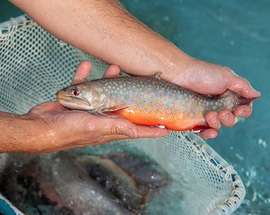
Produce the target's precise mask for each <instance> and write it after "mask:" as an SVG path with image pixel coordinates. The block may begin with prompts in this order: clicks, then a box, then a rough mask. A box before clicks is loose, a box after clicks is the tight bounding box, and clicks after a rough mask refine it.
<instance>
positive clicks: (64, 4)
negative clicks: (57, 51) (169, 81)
mask: <svg viewBox="0 0 270 215" xmlns="http://www.w3.org/2000/svg"><path fill="white" fill-rule="evenodd" d="M10 1H11V2H12V3H14V4H15V5H17V6H18V7H20V8H21V9H22V10H23V11H25V12H26V13H27V14H28V15H29V16H30V17H31V18H33V19H34V20H35V21H36V22H37V23H39V24H40V25H41V26H42V27H44V28H45V29H46V30H47V31H49V32H50V33H52V34H53V35H54V36H56V37H58V38H59V39H61V40H63V41H65V42H67V43H69V44H71V45H72V46H75V47H77V48H79V49H81V50H83V51H85V52H87V53H90V54H92V55H94V56H96V57H97V58H100V59H102V60H104V61H106V62H108V63H110V64H116V65H118V66H119V67H120V68H121V69H122V70H123V71H126V72H128V73H130V74H137V75H138V74H140V75H149V73H150V74H153V73H155V72H156V71H166V70H169V69H170V67H171V65H170V63H173V62H172V61H173V59H178V60H179V59H182V63H181V66H182V67H183V68H184V66H185V65H184V62H185V61H186V59H187V58H188V56H186V57H185V54H184V53H183V52H182V51H181V50H179V49H178V48H176V47H175V46H174V45H173V44H172V43H171V42H169V41H168V40H166V39H165V38H163V37H161V36H160V35H159V34H157V33H155V32H154V31H152V30H151V29H150V28H148V27H147V26H145V25H144V24H143V23H141V22H140V21H138V20H137V19H135V18H134V17H133V16H132V15H131V14H129V13H128V12H127V11H126V10H125V9H124V8H123V7H122V6H121V5H120V4H119V3H118V2H117V1H115V0H98V1H97V0H87V1H86V0H65V1H63V0H46V1H37V0H23V1H17V0H10ZM171 56H175V57H171ZM179 70H181V68H179Z"/></svg>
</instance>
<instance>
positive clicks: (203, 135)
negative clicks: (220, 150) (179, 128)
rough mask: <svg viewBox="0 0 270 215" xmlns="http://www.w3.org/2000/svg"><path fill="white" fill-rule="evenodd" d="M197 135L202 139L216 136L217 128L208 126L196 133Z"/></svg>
mask: <svg viewBox="0 0 270 215" xmlns="http://www.w3.org/2000/svg"><path fill="white" fill-rule="evenodd" d="M197 135H198V136H200V137H201V138H203V139H208V138H215V137H216V136H217V130H216V129H212V128H210V129H207V130H205V131H203V132H200V133H197Z"/></svg>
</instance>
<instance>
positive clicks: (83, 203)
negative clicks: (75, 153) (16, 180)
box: [39, 152, 134, 215]
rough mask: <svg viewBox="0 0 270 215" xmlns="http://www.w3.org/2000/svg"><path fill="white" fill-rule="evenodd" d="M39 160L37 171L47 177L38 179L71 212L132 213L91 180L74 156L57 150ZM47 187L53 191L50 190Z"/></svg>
mask: <svg viewBox="0 0 270 215" xmlns="http://www.w3.org/2000/svg"><path fill="white" fill-rule="evenodd" d="M45 163H46V165H44V162H42V164H41V165H42V169H41V173H42V175H43V176H44V173H47V174H46V175H47V176H49V177H50V180H48V178H46V177H45V178H44V177H40V179H39V183H40V187H41V189H42V190H47V194H50V196H51V197H52V196H53V195H58V196H57V198H59V197H60V198H61V200H62V204H64V203H66V207H68V208H69V209H71V210H72V211H74V212H75V214H84V215H87V214H89V215H90V214H95V215H107V214H116V215H132V214H133V215H134V213H133V212H130V211H129V210H128V209H127V208H125V207H124V206H123V205H122V204H121V201H119V199H117V198H116V197H114V196H113V195H111V194H110V193H108V192H106V191H105V190H104V189H103V187H102V186H101V185H100V184H99V183H98V182H97V181H96V180H95V179H92V178H90V177H89V176H88V175H87V174H86V173H85V172H84V171H83V170H82V169H81V168H79V167H78V166H77V165H76V163H75V162H74V159H73V158H71V157H70V156H69V155H67V153H65V152H59V153H57V155H56V156H54V157H52V158H50V159H49V160H48V161H45ZM51 190H54V191H56V192H57V193H56V194H55V193H54V194H52V193H50V191H51Z"/></svg>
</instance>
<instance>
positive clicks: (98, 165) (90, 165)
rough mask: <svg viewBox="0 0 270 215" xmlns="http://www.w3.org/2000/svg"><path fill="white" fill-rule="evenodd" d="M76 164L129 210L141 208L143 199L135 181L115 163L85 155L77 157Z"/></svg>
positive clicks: (103, 158)
mask: <svg viewBox="0 0 270 215" xmlns="http://www.w3.org/2000/svg"><path fill="white" fill-rule="evenodd" d="M75 163H76V164H77V165H78V166H79V167H80V168H81V169H82V170H83V171H84V172H86V173H87V174H88V175H89V176H90V177H92V178H94V179H95V180H96V181H99V182H100V183H101V184H102V185H103V187H105V188H106V190H108V191H110V192H111V193H113V194H114V195H115V196H117V197H118V198H119V199H121V200H122V201H123V202H124V204H125V205H127V206H128V207H129V208H132V209H138V208H139V206H140V205H141V199H140V198H139V194H138V192H137V189H138V188H137V185H136V183H135V181H134V179H133V178H132V177H131V176H130V175H129V174H128V173H127V172H125V171H124V170H123V169H122V168H120V167H119V166H118V165H116V164H115V163H114V162H113V161H111V160H110V159H107V158H105V157H103V156H101V157H99V156H94V155H83V156H79V157H77V158H76V159H75Z"/></svg>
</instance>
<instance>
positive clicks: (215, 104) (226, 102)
mask: <svg viewBox="0 0 270 215" xmlns="http://www.w3.org/2000/svg"><path fill="white" fill-rule="evenodd" d="M160 74H161V73H158V74H157V75H155V76H152V77H117V78H106V79H98V80H94V81H90V82H85V83H82V84H79V85H76V86H78V87H79V88H80V90H81V93H82V91H85V90H87V89H89V90H90V88H91V90H93V89H94V88H97V89H98V90H99V91H102V92H99V96H100V95H102V98H103V100H104V98H106V99H105V100H104V105H103V107H102V108H99V110H98V111H97V110H94V112H95V113H96V114H98V115H104V116H117V115H121V116H122V117H124V118H126V119H128V120H129V121H131V122H133V123H134V124H141V125H149V126H161V127H163V126H165V127H166V128H168V129H171V130H192V129H194V130H204V129H206V128H208V125H207V124H206V121H205V115H206V113H208V112H209V111H211V110H214V111H220V110H222V109H228V110H233V109H234V108H235V107H237V106H238V105H240V104H241V105H242V104H249V103H250V102H251V99H247V98H243V97H240V96H239V95H238V94H236V93H234V92H232V91H226V92H225V93H223V94H221V95H219V96H207V95H200V94H197V93H195V92H192V91H190V90H187V89H184V88H182V87H180V86H178V85H176V84H172V83H169V82H166V81H164V80H162V79H161V78H160ZM76 86H75V85H74V86H71V87H76ZM86 86H88V87H86ZM100 88H102V90H100ZM64 90H65V89H64ZM104 95H106V96H104ZM65 97H68V95H65ZM73 97H74V96H73ZM87 99H88V101H89V104H90V103H91V99H93V98H87ZM100 100H101V99H100ZM58 101H59V100H58ZM59 102H60V103H61V101H59ZM63 105H65V104H63ZM65 106H67V107H68V105H65ZM90 112H91V111H90ZM92 113H93V112H92Z"/></svg>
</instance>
